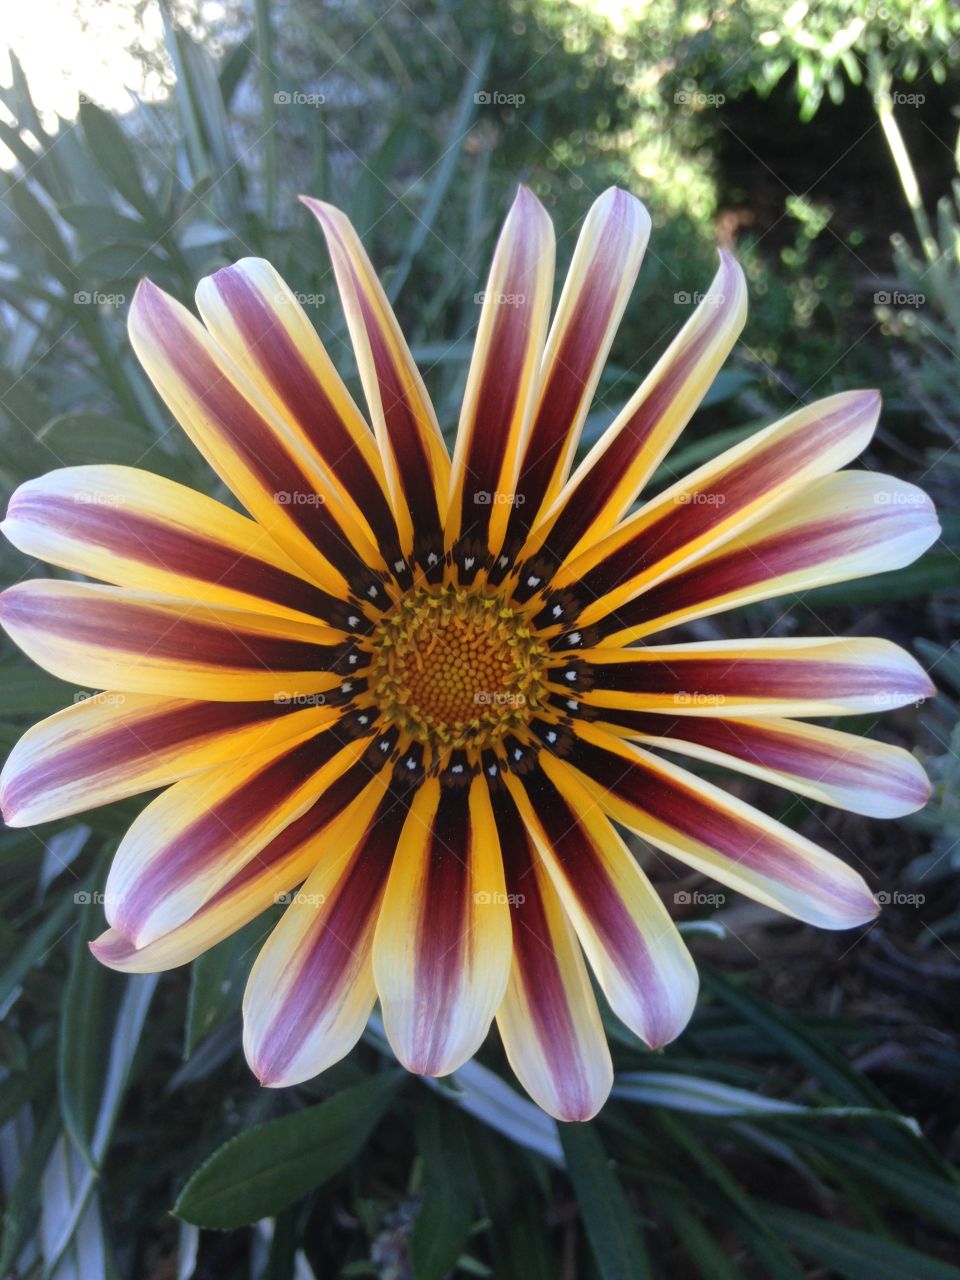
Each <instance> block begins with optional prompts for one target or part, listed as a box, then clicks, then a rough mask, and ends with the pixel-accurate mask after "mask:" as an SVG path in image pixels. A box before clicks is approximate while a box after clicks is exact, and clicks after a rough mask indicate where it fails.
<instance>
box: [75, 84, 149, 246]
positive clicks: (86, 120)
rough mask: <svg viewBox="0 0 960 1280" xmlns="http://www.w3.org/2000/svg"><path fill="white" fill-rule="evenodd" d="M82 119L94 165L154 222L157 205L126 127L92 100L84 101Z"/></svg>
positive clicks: (141, 212)
mask: <svg viewBox="0 0 960 1280" xmlns="http://www.w3.org/2000/svg"><path fill="white" fill-rule="evenodd" d="M79 120H80V126H81V128H82V129H83V133H84V136H85V138H86V140H87V144H88V150H89V152H90V155H91V156H92V157H93V162H94V164H95V165H96V166H97V168H98V169H99V170H100V172H101V173H102V174H103V176H104V177H105V178H106V180H107V182H109V183H110V185H111V186H112V187H113V189H114V190H115V191H117V192H119V193H120V195H122V196H123V198H124V200H126V201H127V203H128V204H130V205H132V206H133V208H134V209H136V210H137V212H138V213H139V214H141V215H142V216H143V218H144V219H145V221H147V222H148V223H150V224H153V223H154V220H155V215H156V208H155V205H154V202H153V200H152V198H151V196H150V194H149V192H148V191H147V189H146V187H145V186H144V185H143V182H142V180H141V178H140V170H139V168H138V165H137V157H136V153H135V152H134V149H133V147H132V146H131V145H130V143H129V142H128V141H127V136H126V134H125V133H124V132H123V129H122V128H121V127H120V125H119V124H118V123H117V121H116V120H115V119H114V117H113V116H112V115H110V114H109V113H108V112H106V111H104V110H103V109H102V108H101V107H98V106H97V105H96V104H95V103H93V102H89V101H87V102H81V103H80V112H79Z"/></svg>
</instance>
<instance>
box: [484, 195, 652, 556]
mask: <svg viewBox="0 0 960 1280" xmlns="http://www.w3.org/2000/svg"><path fill="white" fill-rule="evenodd" d="M649 236H650V215H649V214H648V213H647V211H646V209H645V208H644V207H643V205H642V204H641V203H640V201H639V200H637V199H635V197H633V196H631V195H630V194H629V193H628V192H626V191H623V190H621V189H620V188H618V187H611V188H610V189H609V190H608V191H605V192H604V193H603V195H601V196H600V197H599V198H598V199H597V200H595V201H594V203H593V205H592V207H591V209H590V211H589V213H588V214H587V217H586V219H585V221H584V224H583V227H582V229H581V231H580V236H579V238H578V240H577V246H576V248H575V250H574V253H573V259H572V261H571V263H570V270H569V271H568V272H567V277H566V280H565V281H564V285H563V292H562V294H561V295H560V303H559V306H558V307H557V313H556V315H555V316H554V319H553V324H552V325H551V327H550V334H549V337H548V338H547V346H546V350H545V351H544V355H543V364H542V369H541V376H540V389H539V394H538V396H537V407H536V411H535V413H534V416H533V421H532V424H531V428H530V432H529V435H528V436H527V439H526V443H525V445H524V450H523V459H522V463H521V467H520V475H519V477H518V479H517V482H516V484H515V486H514V488H515V490H516V493H517V494H518V495H522V499H523V500H522V502H521V501H515V502H513V503H512V504H511V505H510V520H509V525H508V529H507V534H506V537H505V540H504V544H505V548H506V549H507V550H508V551H509V552H510V554H511V556H512V555H514V554H516V552H517V551H519V549H520V547H521V546H522V545H523V543H524V541H525V539H526V535H527V533H528V531H529V530H530V529H531V527H533V526H534V525H535V524H536V523H537V520H538V518H539V516H540V514H541V513H542V512H543V511H544V510H545V509H546V508H548V507H549V506H550V504H551V503H552V501H553V499H554V498H555V497H556V496H557V494H558V493H559V491H560V489H561V487H562V486H563V484H564V481H565V480H566V479H567V477H568V475H569V474H570V467H571V465H572V463H573V457H574V454H575V453H576V449H577V444H578V442H579V440H580V432H581V430H582V428H583V423H584V420H585V418H586V416H587V413H588V412H589V409H590V404H591V401H592V400H593V395H594V392H595V391H596V389H597V383H598V382H599V380H600V375H601V373H602V371H603V366H604V362H605V361H606V358H607V355H608V353H609V351H610V344H611V343H612V341H613V337H614V334H615V333H616V331H617V326H618V325H619V323H620V319H621V317H622V315H623V311H624V308H625V307H626V305H627V299H628V298H629V297H630V293H631V291H632V289H633V286H634V284H635V282H636V278H637V272H638V271H639V270H640V263H641V261H642V259H643V254H644V250H645V249H646V247H647V240H648V238H649Z"/></svg>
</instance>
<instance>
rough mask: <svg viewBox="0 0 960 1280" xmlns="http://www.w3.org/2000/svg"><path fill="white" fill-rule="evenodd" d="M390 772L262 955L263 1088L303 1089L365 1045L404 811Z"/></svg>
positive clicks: (344, 823)
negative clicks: (384, 905)
mask: <svg viewBox="0 0 960 1280" xmlns="http://www.w3.org/2000/svg"><path fill="white" fill-rule="evenodd" d="M388 781H389V771H387V770H385V771H384V772H383V774H382V775H381V777H380V778H378V779H377V780H376V781H375V782H371V783H370V784H368V786H367V788H366V790H365V791H364V793H363V794H362V795H361V796H360V797H359V798H358V799H357V801H356V802H355V803H354V804H353V805H352V806H351V808H350V810H349V811H348V812H346V813H344V814H343V815H342V816H341V818H340V820H339V821H338V822H337V823H335V824H334V825H333V827H331V829H330V831H329V832H328V833H327V834H326V836H325V837H324V841H323V847H322V849H321V848H318V849H317V857H318V861H317V866H316V869H315V870H314V871H313V872H312V874H311V875H310V878H309V879H308V880H307V882H306V883H305V884H304V886H303V888H302V889H301V890H300V891H299V893H297V894H295V895H293V903H292V904H291V905H290V906H288V907H287V910H286V911H285V912H284V916H283V919H282V920H281V921H280V923H279V924H278V925H277V927H276V928H275V929H274V931H273V933H271V935H270V937H269V939H268V940H267V942H266V944H265V945H264V947H263V949H262V950H261V952H260V954H259V956H258V957H257V961H256V963H255V965H254V966H253V971H252V973H251V974H250V980H249V982H248V983H247V990H246V994H245V995H244V999H243V1021H244V1029H243V1045H244V1051H245V1052H246V1055H247V1061H248V1062H249V1064H250V1068H251V1070H252V1071H253V1072H254V1074H255V1075H256V1076H257V1078H258V1079H259V1080H260V1082H261V1084H265V1085H271V1086H274V1087H280V1086H283V1085H291V1084H299V1083H300V1082H301V1081H303V1080H309V1079H310V1078H311V1077H312V1076H315V1075H318V1074H319V1073H320V1072H321V1071H324V1070H326V1068H327V1067H329V1066H330V1065H331V1064H332V1063H334V1062H337V1061H338V1060H339V1059H340V1058H342V1057H343V1056H344V1054H345V1053H348V1052H349V1051H350V1050H351V1049H352V1048H353V1046H354V1045H355V1044H356V1042H357V1041H358V1040H359V1039H360V1036H361V1034H362V1032H363V1029H364V1027H365V1026H366V1025H367V1019H368V1018H369V1016H370V1011H371V1009H372V1008H373V1004H374V1001H375V1000H376V996H377V992H376V987H375V986H374V982H373V964H372V951H373V933H374V929H375V927H376V923H377V915H378V913H379V910H380V903H381V901H382V899H383V891H384V887H385V886H386V883H387V876H388V874H389V871H390V863H391V862H392V860H393V855H394V852H395V851H396V847H397V841H398V839H399V836H400V830H401V828H402V826H403V820H404V817H405V814H406V809H405V806H404V805H403V804H402V803H401V802H399V801H398V797H397V795H396V794H395V793H393V792H391V791H390V790H388V789H387V783H388Z"/></svg>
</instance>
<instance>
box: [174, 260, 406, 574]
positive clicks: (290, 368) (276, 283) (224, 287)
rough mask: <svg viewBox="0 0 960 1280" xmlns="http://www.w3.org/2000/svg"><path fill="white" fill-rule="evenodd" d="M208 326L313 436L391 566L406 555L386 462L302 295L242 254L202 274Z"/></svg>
mask: <svg viewBox="0 0 960 1280" xmlns="http://www.w3.org/2000/svg"><path fill="white" fill-rule="evenodd" d="M197 309H198V311H199V312H200V315H201V317H202V319H203V322H204V324H205V325H206V326H207V329H208V330H209V331H210V333H211V334H212V335H213V337H214V338H215V339H216V341H217V342H218V343H219V344H220V346H221V347H222V348H223V349H224V350H225V351H226V352H227V354H228V355H229V356H230V358H231V359H232V360H233V361H234V362H235V363H236V364H237V366H238V367H239V368H241V369H242V370H243V372H244V373H245V374H246V375H247V376H248V377H249V378H250V380H251V382H253V383H254V384H255V385H256V387H257V388H258V390H259V391H261V392H262V393H263V395H264V396H265V397H266V399H267V400H268V401H269V402H270V404H271V405H272V406H273V407H274V409H275V410H276V411H277V413H278V414H279V415H280V416H281V417H282V418H283V419H284V421H285V422H287V423H288V424H289V425H290V427H291V428H292V429H293V431H294V432H295V433H296V434H297V435H299V436H302V437H303V438H304V439H305V440H306V441H308V442H309V445H310V448H311V449H312V450H314V451H315V453H316V455H317V457H318V458H319V459H320V460H321V461H322V464H323V466H324V468H325V471H326V475H327V480H328V483H329V484H330V485H332V486H333V487H334V489H335V490H336V492H337V495H338V497H339V498H340V500H341V501H342V502H343V504H344V506H345V507H347V508H348V509H349V511H350V515H351V517H352V518H353V520H354V521H356V523H357V524H358V525H360V526H362V527H365V528H366V530H367V533H368V536H369V538H370V540H371V541H372V542H375V543H376V544H377V546H379V548H380V552H381V554H382V556H383V558H384V560H385V561H386V562H387V564H389V565H391V567H392V566H393V564H394V562H395V561H396V560H397V558H398V557H399V556H400V555H401V552H400V543H399V539H398V535H397V527H396V522H395V521H394V518H393V513H392V511H391V510H390V502H389V498H388V496H387V489H386V479H385V477H384V473H383V464H382V462H381V460H380V454H379V452H378V450H377V444H376V440H375V439H374V436H373V432H372V431H371V430H370V428H369V426H368V425H367V423H366V422H365V421H364V419H363V416H362V415H361V413H360V411H359V409H358V408H357V406H356V405H355V404H354V402H353V399H352V397H351V396H350V393H349V392H348V391H347V388H346V387H345V386H344V384H343V380H342V379H341V377H340V375H339V374H338V373H337V371H336V369H335V368H334V366H333V362H332V361H331V359H330V357H329V355H328V354H327V351H326V348H325V347H324V345H323V343H322V342H321V341H320V338H319V336H318V335H317V331H316V330H315V329H314V327H313V325H312V324H311V322H310V320H309V318H308V317H307V314H306V312H305V311H304V309H303V307H302V306H301V305H300V301H299V299H298V298H297V296H296V295H295V294H294V293H293V291H292V290H291V289H290V287H289V285H287V284H286V282H285V281H284V280H283V279H282V277H281V276H280V275H279V273H278V272H277V271H275V270H274V268H273V267H272V266H271V265H270V263H269V262H265V261H264V260H263V259H262V258H243V259H241V260H240V261H239V262H236V263H234V264H233V265H232V266H229V267H224V268H223V269H222V270H220V271H217V272H216V273H215V274H214V275H212V276H208V277H207V278H206V279H205V280H201V282H200V284H199V286H198V288H197Z"/></svg>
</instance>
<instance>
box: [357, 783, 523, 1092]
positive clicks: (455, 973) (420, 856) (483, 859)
mask: <svg viewBox="0 0 960 1280" xmlns="http://www.w3.org/2000/svg"><path fill="white" fill-rule="evenodd" d="M373 970H374V976H375V979H376V984H377V991H378V992H379V995H380V1003H381V1006H382V1009H383V1021H384V1026H385V1028H386V1032H387V1036H388V1037H389V1039H390V1044H391V1045H392V1046H393V1051H394V1053H395V1054H396V1055H397V1057H398V1059H399V1060H400V1062H402V1063H403V1065H404V1066H405V1067H407V1069H408V1070H410V1071H416V1072H418V1073H419V1074H421V1075H431V1076H442V1075H447V1074H448V1073H449V1072H451V1071H455V1070H456V1069H457V1067H459V1066H461V1065H462V1064H463V1063H464V1062H466V1060H467V1059H468V1058H469V1057H470V1056H471V1055H472V1054H473V1053H474V1052H475V1051H476V1050H477V1049H478V1048H479V1046H480V1044H481V1042H482V1041H483V1039H484V1037H485V1036H486V1034H487V1030H488V1029H489V1026H490V1023H491V1021H492V1020H493V1016H494V1014H495V1013H496V1011H497V1007H498V1006H499V1004H500V1001H501V1000H502V998H503V993H504V991H505V990H506V985H507V979H508V978H509V975H510V916H509V910H508V907H507V898H506V889H505V886H504V878H503V864H502V862H501V859H500V847H499V844H498V842H497V833H496V826H495V824H494V820H493V815H492V813H491V810H490V798H489V794H488V792H487V787H486V783H485V781H484V779H483V778H481V777H475V778H474V779H473V781H472V783H471V784H470V785H469V786H467V785H466V784H462V785H457V780H456V779H455V778H452V777H450V776H449V775H445V777H444V783H443V785H441V783H440V781H438V780H437V779H436V778H430V779H428V780H427V781H426V782H424V784H423V786H422V788H421V789H420V792H419V793H418V795H417V796H416V798H415V800H414V801H413V804H412V805H411V808H410V813H409V815H408V817H407V820H406V824H405V826H404V828H403V834H402V835H401V837H400V843H399V847H398V849H397V853H396V857H395V859H394V862H393V867H392V869H391V872H390V880H389V882H388V884H387V891H386V896H385V898H384V902H383V907H382V909H381V912H380V920H379V923H378V925H377V932H376V937H375V939H374V946H373Z"/></svg>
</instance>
